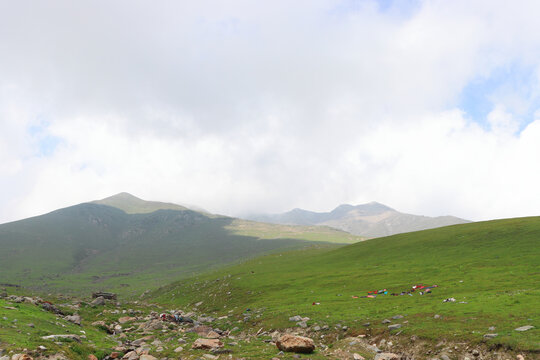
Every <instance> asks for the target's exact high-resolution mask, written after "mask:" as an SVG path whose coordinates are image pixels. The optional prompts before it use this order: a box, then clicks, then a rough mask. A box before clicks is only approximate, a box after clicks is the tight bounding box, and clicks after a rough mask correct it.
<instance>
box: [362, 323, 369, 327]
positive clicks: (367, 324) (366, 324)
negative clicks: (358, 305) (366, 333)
mask: <svg viewBox="0 0 540 360" xmlns="http://www.w3.org/2000/svg"><path fill="white" fill-rule="evenodd" d="M370 325H371V323H368V322H367V323H364V324H362V326H365V327H368V326H370Z"/></svg>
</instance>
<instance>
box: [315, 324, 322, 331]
mask: <svg viewBox="0 0 540 360" xmlns="http://www.w3.org/2000/svg"><path fill="white" fill-rule="evenodd" d="M313 331H321V327H320V326H319V325H317V326H314V327H313Z"/></svg>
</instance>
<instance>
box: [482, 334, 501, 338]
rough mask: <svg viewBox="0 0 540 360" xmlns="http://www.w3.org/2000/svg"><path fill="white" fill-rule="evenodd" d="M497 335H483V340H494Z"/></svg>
mask: <svg viewBox="0 0 540 360" xmlns="http://www.w3.org/2000/svg"><path fill="white" fill-rule="evenodd" d="M498 335H499V334H485V335H484V338H485V339H493V338H496V337H497V336H498Z"/></svg>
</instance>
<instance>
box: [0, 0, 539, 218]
mask: <svg viewBox="0 0 540 360" xmlns="http://www.w3.org/2000/svg"><path fill="white" fill-rule="evenodd" d="M539 13H540V2H538V1H535V0H531V1H512V2H508V1H505V0H502V1H493V0H490V1H470V0H465V1H446V0H444V1H409V2H402V1H399V2H395V3H394V2H392V1H388V0H387V1H381V2H377V1H326V0H309V1H292V2H291V1H279V0H273V1H266V2H261V1H248V0H246V1H196V2H194V1H184V2H180V1H160V2H153V1H132V0H130V1H114V2H110V1H71V0H69V1H67V0H66V1H47V2H41V1H7V0H0V189H2V190H1V191H0V223H1V222H7V221H11V220H15V219H20V218H24V217H28V216H32V215H37V214H41V213H44V212H48V211H51V210H54V209H56V208H59V207H64V206H68V205H72V204H76V203H80V202H84V201H89V200H93V199H99V198H103V197H106V196H109V195H112V194H115V193H118V192H121V191H127V192H130V193H132V194H134V195H137V196H139V197H142V198H144V199H151V200H163V201H172V202H177V203H184V204H195V205H198V206H201V207H203V208H206V209H207V210H209V211H212V212H217V213H223V214H229V215H239V214H246V213H250V212H257V213H261V212H281V211H286V210H289V209H291V208H293V207H302V208H306V209H310V210H319V211H327V210H331V209H332V208H334V207H335V206H337V205H339V204H341V203H351V204H359V203H365V202H369V201H379V202H382V203H385V204H387V205H389V206H392V207H394V208H396V209H398V210H400V211H404V212H410V213H416V214H424V215H432V216H435V215H446V214H452V215H456V216H460V217H463V218H468V219H472V220H481V219H491V218H502V217H514V216H527V215H540V189H539V184H540V166H539V159H540V25H539V24H540V23H539V22H538V14H539Z"/></svg>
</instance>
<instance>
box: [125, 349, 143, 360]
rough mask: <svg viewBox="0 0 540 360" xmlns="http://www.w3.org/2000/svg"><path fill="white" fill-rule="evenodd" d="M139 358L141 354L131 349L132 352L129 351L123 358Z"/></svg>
mask: <svg viewBox="0 0 540 360" xmlns="http://www.w3.org/2000/svg"><path fill="white" fill-rule="evenodd" d="M138 358H139V355H137V353H136V352H135V351H130V352H127V353H126V354H125V355H124V356H123V357H122V359H126V360H136V359H138Z"/></svg>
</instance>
